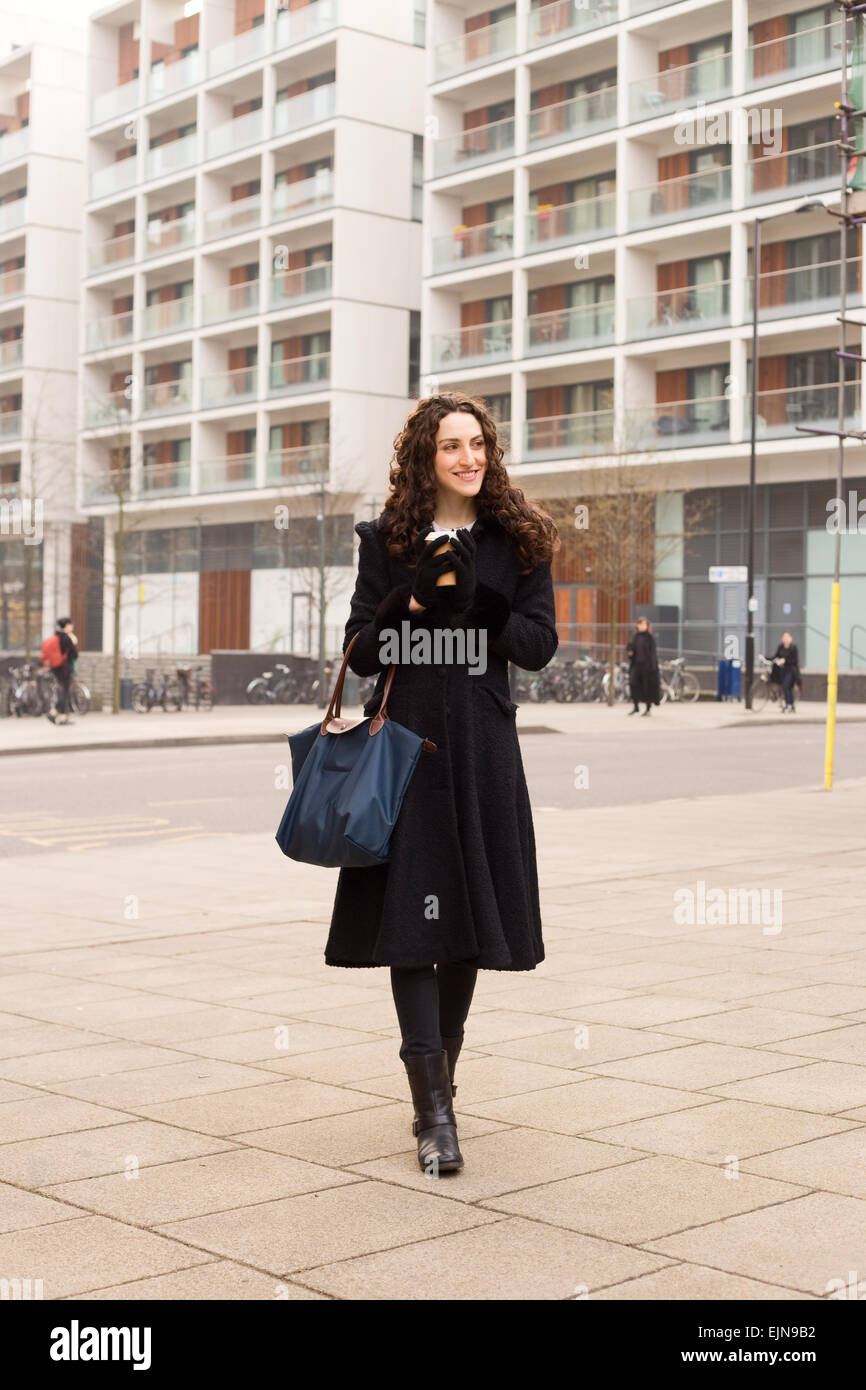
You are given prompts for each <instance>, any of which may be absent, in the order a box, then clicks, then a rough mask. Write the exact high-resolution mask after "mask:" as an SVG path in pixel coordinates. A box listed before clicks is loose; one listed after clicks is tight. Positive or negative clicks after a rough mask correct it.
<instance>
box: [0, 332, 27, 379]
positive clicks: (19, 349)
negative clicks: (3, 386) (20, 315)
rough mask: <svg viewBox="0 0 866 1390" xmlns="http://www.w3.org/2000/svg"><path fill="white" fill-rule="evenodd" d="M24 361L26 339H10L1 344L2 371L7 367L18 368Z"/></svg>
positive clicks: (0, 361)
mask: <svg viewBox="0 0 866 1390" xmlns="http://www.w3.org/2000/svg"><path fill="white" fill-rule="evenodd" d="M23 361H24V339H23V338H9V339H7V340H6V342H2V343H0V371H2V370H4V369H5V368H6V367H17V366H18V365H19V364H20V363H21V362H23Z"/></svg>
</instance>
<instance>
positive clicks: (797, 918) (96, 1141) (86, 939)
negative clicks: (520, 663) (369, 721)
mask: <svg viewBox="0 0 866 1390" xmlns="http://www.w3.org/2000/svg"><path fill="white" fill-rule="evenodd" d="M295 713H298V712H297V711H296V712H295ZM532 713H534V711H533V712H532ZM672 713H673V714H676V715H677V716H679V715H680V714H682V713H684V712H683V711H679V710H677V711H674V712H672ZM685 713H687V714H689V715H697V714H698V713H700V714H701V715H702V714H703V712H702V711H701V712H697V711H688V712H685ZM539 714H542V715H543V716H544V717H545V718H547V717H548V716H550V718H551V719H552V718H553V710H552V708H551V709H548V708H543V709H542V710H540V711H539ZM246 717H247V718H249V716H248V715H247V716H246ZM536 717H537V716H536ZM560 717H563V716H562V715H560V714H559V713H557V718H560ZM181 718H183V716H181ZM165 722H166V723H167V722H168V720H167V719H166V721H165ZM278 723H282V719H280V720H279V721H278ZM277 726H278V725H277V724H275V725H274V727H275V728H276V727H277ZM59 732H61V731H56V730H51V734H52V735H54V734H55V733H59ZM69 732H70V733H71V732H74V731H72V730H70V731H69ZM7 814H12V812H8V813H7ZM864 824H866V781H861V782H849V783H845V784H844V785H840V786H839V787H838V788H837V789H836V790H835V791H834V792H833V793H832V795H829V796H828V795H826V794H823V793H818V792H814V791H811V790H807V789H795V790H790V789H786V790H785V791H771V792H753V793H747V794H744V795H743V796H741V797H738V798H737V803H736V807H735V808H732V806H731V803H730V799H728V798H714V797H703V798H700V797H699V798H696V799H693V800H689V801H684V800H679V801H668V802H659V803H656V804H654V805H653V808H652V814H651V815H649V816H648V815H647V808H646V807H645V806H639V805H638V806H616V807H606V808H599V809H596V810H581V809H579V808H577V807H576V808H575V809H574V810H568V811H556V812H552V811H544V810H539V811H537V812H536V815H535V825H536V838H537V842H538V847H539V856H540V877H541V884H542V905H543V917H544V924H545V940H546V946H547V959H546V960H545V961H544V962H543V963H542V965H541V966H540V967H539V968H538V969H537V970H536V971H534V972H531V973H529V974H508V973H498V972H492V971H491V972H482V974H481V976H480V977H479V983H478V990H477V996H476V1001H475V1003H474V1005H473V1009H472V1013H471V1015H470V1019H469V1023H468V1026H467V1033H466V1044H465V1050H464V1052H463V1055H462V1057H461V1059H460V1062H459V1064H458V1073H457V1083H458V1091H457V1099H456V1101H455V1105H456V1108H457V1110H458V1114H459V1125H460V1136H461V1147H462V1150H463V1153H464V1156H465V1159H466V1167H465V1170H464V1171H463V1172H462V1173H461V1174H457V1175H454V1176H452V1177H449V1178H448V1179H442V1180H440V1181H439V1182H433V1181H431V1180H429V1179H427V1178H425V1177H424V1175H423V1174H422V1173H421V1172H420V1170H419V1169H418V1167H417V1163H416V1159H415V1153H414V1141H413V1139H412V1137H411V1134H410V1132H409V1126H410V1119H411V1111H410V1107H409V1104H408V1100H407V1088H406V1080H405V1076H404V1074H403V1069H402V1066H401V1064H400V1062H399V1059H398V1056H397V1049H398V1041H397V1030H396V1026H395V1019H394V1013H393V1004H392V1001H391V998H390V993H389V988H388V976H387V972H386V971H384V970H351V971H349V970H335V969H329V968H327V967H326V966H325V965H324V963H323V960H322V947H323V943H324V939H325V935H326V931H327V922H328V920H329V915H330V907H331V902H332V898H333V890H334V883H335V874H334V872H332V871H329V870H320V869H315V868H310V867H306V866H302V865H295V864H290V863H288V862H287V861H286V860H284V859H282V857H281V856H280V855H279V853H278V852H277V850H276V849H275V846H274V844H273V842H272V838H271V836H270V835H268V836H261V835H250V834H230V833H229V834H220V835H208V836H205V837H203V838H198V839H191V840H188V841H187V842H185V843H175V844H165V843H163V844H150V845H148V846H147V847H146V848H145V849H139V850H134V849H131V850H130V851H129V852H124V853H122V854H120V853H118V852H117V851H112V852H108V851H101V850H92V851H84V852H82V853H80V854H72V853H60V852H57V853H55V852H54V851H50V852H46V853H45V854H44V855H41V856H40V860H39V863H38V865H36V864H35V863H34V860H33V859H32V858H23V857H22V858H17V859H16V858H10V859H6V860H5V861H4V870H3V874H4V891H3V905H2V909H0V913H2V915H0V1011H2V1012H0V1231H2V1232H3V1234H0V1277H2V1278H7V1279H11V1278H25V1277H27V1278H39V1279H41V1280H42V1281H43V1286H44V1297H45V1298H49V1299H58V1298H59V1299H64V1298H68V1299H82V1298H88V1299H89V1298H100V1299H110V1298H120V1299H125V1300H139V1299H151V1298H171V1299H194V1298H203V1299H239V1298H242V1299H269V1300H271V1299H273V1298H275V1297H278V1298H286V1297H287V1298H290V1299H322V1298H326V1299H327V1298H331V1299H382V1300H387V1299H405V1298H409V1299H414V1300H426V1299H430V1300H436V1299H444V1298H447V1299H466V1300H526V1299H541V1300H552V1301H561V1300H568V1299H573V1298H579V1297H589V1298H594V1299H602V1298H603V1299H658V1300H665V1299H677V1300H681V1299H703V1300H730V1299H735V1298H746V1299H784V1300H794V1301H797V1300H804V1299H805V1300H809V1299H814V1298H822V1297H826V1296H827V1292H828V1287H832V1286H831V1284H830V1281H832V1280H839V1281H840V1283H841V1284H842V1285H844V1284H845V1282H846V1281H847V1280H848V1278H849V1271H851V1270H855V1271H860V1275H858V1277H862V1275H863V1272H864V1271H866V1170H864V1164H863V1153H864V1145H866V878H864V869H866V848H864V842H863V826H864ZM60 881H62V882H63V884H64V893H63V894H62V895H61V896H59V897H58V895H57V894H56V893H50V891H49V885H51V884H56V883H58V882H60ZM704 881H705V888H722V889H725V890H729V889H731V888H744V887H745V888H755V889H758V890H763V891H764V892H766V894H767V895H768V900H769V899H770V898H771V897H772V893H773V891H774V890H776V889H779V890H780V891H781V892H782V895H783V896H782V900H781V906H782V921H781V929H780V930H776V925H775V924H776V922H777V920H778V919H777V918H776V917H775V916H773V917H772V918H771V917H769V916H765V918H764V921H763V924H761V922H760V921H756V922H754V923H752V922H751V921H748V920H747V921H743V920H742V916H741V917H740V924H739V925H733V924H728V925H715V924H711V923H708V922H707V920H706V913H705V912H704V911H703V906H702V904H703V902H704V898H705V896H706V894H705V893H704V896H703V897H702V896H701V894H702V890H701V883H702V882H704ZM689 893H691V894H694V895H695V896H694V898H693V899H692V900H691V901H692V903H693V910H692V912H691V915H690V916H688V915H686V916H684V914H683V910H682V903H683V900H684V895H685V897H686V898H687V897H688V894H689ZM675 895H677V896H675ZM678 904H679V907H678V906H677V905H678ZM131 905H133V906H134V911H131ZM774 913H775V908H774ZM771 923H772V924H771ZM768 926H769V929H767V928H768Z"/></svg>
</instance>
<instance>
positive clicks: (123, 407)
mask: <svg viewBox="0 0 866 1390" xmlns="http://www.w3.org/2000/svg"><path fill="white" fill-rule="evenodd" d="M131 420H132V401H131V399H130V397H129V396H128V395H127V393H126V391H106V392H105V393H104V394H103V395H101V396H88V397H87V398H86V399H85V401H84V426H85V428H86V429H90V430H96V429H103V428H105V427H106V426H112V427H113V428H114V429H125V428H128V426H129V424H130V421H131Z"/></svg>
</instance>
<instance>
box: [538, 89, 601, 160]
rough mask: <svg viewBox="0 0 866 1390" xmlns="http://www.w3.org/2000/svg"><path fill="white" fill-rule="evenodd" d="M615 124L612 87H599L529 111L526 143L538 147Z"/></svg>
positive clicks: (576, 137)
mask: <svg viewBox="0 0 866 1390" xmlns="http://www.w3.org/2000/svg"><path fill="white" fill-rule="evenodd" d="M615 125H616V87H603V88H602V89H601V91H599V92H586V93H584V95H583V96H579V97H572V98H571V100H570V101H557V102H554V103H553V104H552V105H550V106H537V107H535V109H534V110H532V111H530V113H529V144H530V147H531V148H532V149H540V148H541V146H543V145H559V144H562V142H563V141H564V140H582V139H583V138H584V136H587V135H597V134H598V133H599V132H600V131H602V130H610V129H611V128H612V127H613V126H615Z"/></svg>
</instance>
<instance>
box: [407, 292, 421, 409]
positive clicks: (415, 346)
mask: <svg viewBox="0 0 866 1390" xmlns="http://www.w3.org/2000/svg"><path fill="white" fill-rule="evenodd" d="M420 385H421V315H420V313H419V311H418V310H417V309H410V310H409V389H408V395H409V398H410V399H411V400H417V398H418V392H419V389H420Z"/></svg>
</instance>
